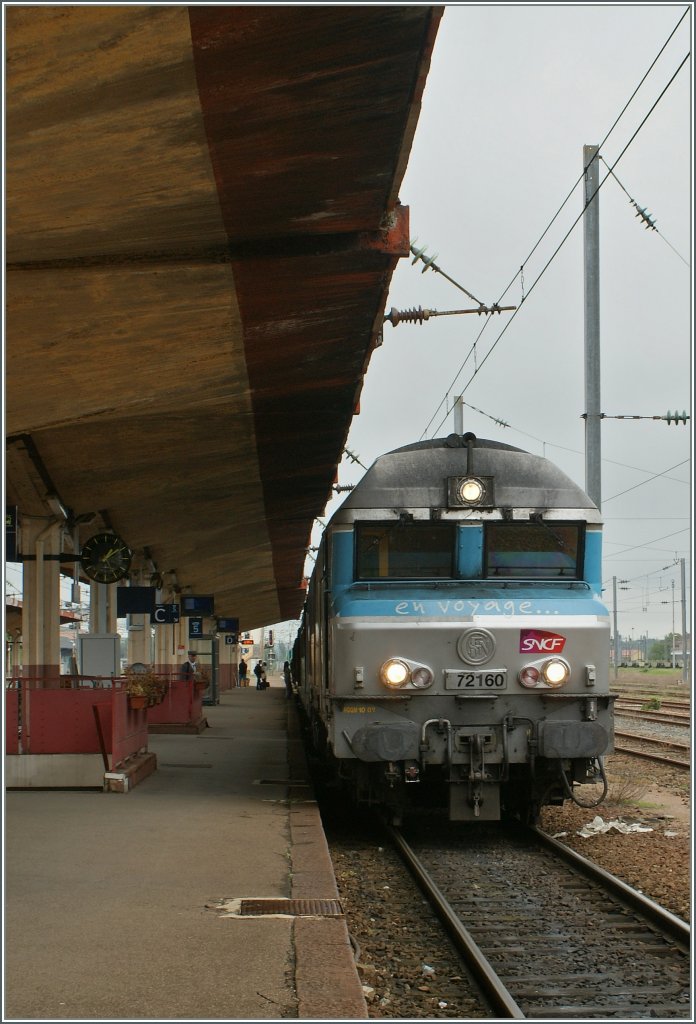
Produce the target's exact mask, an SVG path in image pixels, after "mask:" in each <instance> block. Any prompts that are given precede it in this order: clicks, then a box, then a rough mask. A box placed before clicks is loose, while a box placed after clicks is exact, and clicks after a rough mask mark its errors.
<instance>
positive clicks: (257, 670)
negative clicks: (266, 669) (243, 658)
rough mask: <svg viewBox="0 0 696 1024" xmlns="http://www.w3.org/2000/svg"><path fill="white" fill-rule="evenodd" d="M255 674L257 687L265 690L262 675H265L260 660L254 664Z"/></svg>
mask: <svg viewBox="0 0 696 1024" xmlns="http://www.w3.org/2000/svg"><path fill="white" fill-rule="evenodd" d="M254 675H255V676H256V689H257V690H263V683H262V682H261V677H262V676H263V666H262V664H261V662H260V661H257V662H256V664H255V665H254Z"/></svg>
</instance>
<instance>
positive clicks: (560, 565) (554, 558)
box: [484, 522, 584, 579]
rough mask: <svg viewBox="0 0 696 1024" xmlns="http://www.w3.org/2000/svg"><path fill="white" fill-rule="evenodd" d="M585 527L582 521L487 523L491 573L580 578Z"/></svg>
mask: <svg viewBox="0 0 696 1024" xmlns="http://www.w3.org/2000/svg"><path fill="white" fill-rule="evenodd" d="M583 540H584V531H583V524H581V523H572V524H568V523H556V522H548V523H547V522H537V523H487V524H486V529H485V543H484V557H485V567H484V574H485V575H486V576H487V577H492V576H494V577H500V576H503V577H508V578H510V577H513V578H527V579H529V578H530V577H531V578H543V579H554V578H558V577H563V578H565V579H580V578H581V577H582V551H583Z"/></svg>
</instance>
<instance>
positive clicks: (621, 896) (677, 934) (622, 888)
mask: <svg viewBox="0 0 696 1024" xmlns="http://www.w3.org/2000/svg"><path fill="white" fill-rule="evenodd" d="M530 830H531V831H532V832H533V833H534V835H535V836H536V838H537V839H538V840H539V842H540V843H541V845H543V846H547V847H548V848H549V849H551V850H552V851H553V852H554V853H555V854H557V855H558V856H559V857H562V858H563V859H564V860H565V861H567V862H568V863H569V864H570V865H571V866H572V867H574V868H576V869H577V870H578V871H580V872H581V873H582V874H583V875H585V877H586V878H589V879H590V880H592V881H594V882H596V883H597V884H598V885H601V886H602V887H603V888H604V889H607V890H608V891H609V892H610V893H611V895H612V896H614V897H615V899H617V900H618V901H619V902H620V903H623V904H624V906H628V907H630V909H631V910H633V911H635V912H637V913H638V914H640V915H641V917H643V918H645V919H646V920H648V921H649V922H650V923H651V924H654V925H656V926H657V928H659V930H660V931H661V932H662V934H663V935H668V936H669V937H670V938H671V939H673V940H674V941H675V942H676V943H677V944H678V945H679V946H680V947H682V948H683V949H684V950H685V951H686V952H688V951H689V949H690V944H691V928H690V926H689V925H688V924H687V923H686V921H682V919H681V918H680V917H677V916H676V914H672V913H671V912H670V911H669V910H665V908H664V907H661V906H660V905H659V903H655V902H654V901H653V900H651V899H648V897H647V896H644V895H643V893H640V892H638V891H637V890H636V889H633V888H631V886H630V885H627V884H626V883H625V882H622V881H621V879H620V878H616V877H615V876H614V875H611V874H609V872H608V871H605V870H604V868H600V867H599V866H598V865H597V864H593V863H592V861H590V860H587V858H585V857H583V856H581V854H579V853H576V851H575V850H571V849H570V847H568V846H564V845H563V843H559V842H558V840H557V839H552V838H551V836H548V835H546V833H545V832H542V830H541V829H540V828H538V827H536V826H530Z"/></svg>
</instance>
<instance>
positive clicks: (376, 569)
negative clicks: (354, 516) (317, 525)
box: [355, 522, 456, 580]
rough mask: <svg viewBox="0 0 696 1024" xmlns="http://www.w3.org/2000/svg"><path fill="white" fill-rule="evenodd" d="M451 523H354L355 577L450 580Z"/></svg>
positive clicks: (452, 544)
mask: <svg viewBox="0 0 696 1024" xmlns="http://www.w3.org/2000/svg"><path fill="white" fill-rule="evenodd" d="M455 536H456V534H455V526H454V524H453V523H431V522H424V523H418V522H415V523H413V522H410V523H402V522H397V523H386V524H385V523H356V524H355V538H356V539H355V552H356V556H355V578H356V579H357V580H413V579H452V578H453V576H454V551H455Z"/></svg>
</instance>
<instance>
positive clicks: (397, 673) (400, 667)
mask: <svg viewBox="0 0 696 1024" xmlns="http://www.w3.org/2000/svg"><path fill="white" fill-rule="evenodd" d="M379 675H380V679H381V680H382V682H383V683H384V685H385V686H389V687H391V689H393V690H396V689H398V688H399V687H400V686H405V685H406V683H407V682H408V681H409V676H410V675H411V670H410V669H409V667H408V665H407V664H406V662H405V661H401V660H400V659H399V658H390V659H389V661H385V663H384V664H383V665H382V667H381V669H380V670H379Z"/></svg>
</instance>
